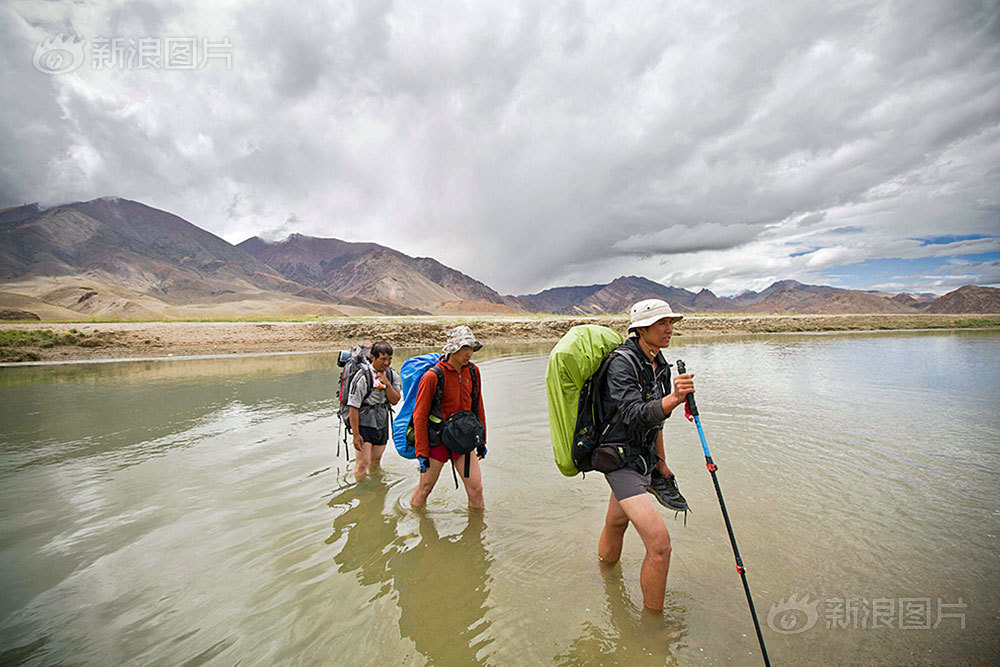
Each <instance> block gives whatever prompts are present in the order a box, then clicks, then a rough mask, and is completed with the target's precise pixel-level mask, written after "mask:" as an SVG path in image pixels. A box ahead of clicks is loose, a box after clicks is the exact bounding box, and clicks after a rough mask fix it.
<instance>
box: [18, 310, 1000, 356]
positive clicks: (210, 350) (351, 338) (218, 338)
mask: <svg viewBox="0 0 1000 667" xmlns="http://www.w3.org/2000/svg"><path fill="white" fill-rule="evenodd" d="M627 322H628V320H627V318H625V317H557V316H552V317H507V316H478V317H464V318H462V317H384V318H338V319H331V320H327V321H315V322H111V323H51V324H49V323H19V324H10V323H5V324H0V361H5V362H18V361H74V360H91V359H128V358H139V357H144V358H145V357H170V356H188V355H206V354H253V353H265V352H309V351H324V350H339V349H345V348H347V347H350V346H351V345H353V344H356V343H358V342H362V341H368V342H370V341H372V340H376V339H385V340H388V341H389V342H390V343H392V344H393V345H396V346H431V347H435V346H438V345H440V344H441V343H442V341H443V340H444V337H445V336H444V333H445V332H446V331H447V330H448V329H449V328H451V327H453V326H455V325H456V324H459V323H462V324H468V325H470V326H471V327H472V329H473V331H475V333H476V335H477V337H479V339H480V340H482V341H483V342H484V343H487V344H489V343H522V342H545V341H555V340H558V339H559V338H560V337H561V336H562V335H563V334H564V333H566V331H567V330H568V329H569V328H570V327H572V326H575V325H577V324H602V325H604V326H609V327H612V328H614V329H618V330H619V331H624V329H625V326H626V325H627ZM969 328H1000V314H989V315H980V314H969V315H930V314H928V315H909V314H907V315H895V314H893V315H888V314H878V315H742V314H741V315H732V316H715V315H689V316H687V317H685V318H684V320H683V321H682V322H681V323H680V324H679V325H678V326H677V328H676V331H675V336H701V335H721V336H726V335H734V334H760V333H796V332H824V331H885V330H914V329H969Z"/></svg>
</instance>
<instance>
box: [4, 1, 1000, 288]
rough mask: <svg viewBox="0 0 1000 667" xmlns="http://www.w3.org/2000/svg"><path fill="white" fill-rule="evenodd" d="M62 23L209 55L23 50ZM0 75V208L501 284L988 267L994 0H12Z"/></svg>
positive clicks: (999, 76)
mask: <svg viewBox="0 0 1000 667" xmlns="http://www.w3.org/2000/svg"><path fill="white" fill-rule="evenodd" d="M60 34H64V35H72V36H75V37H77V38H79V39H84V40H87V44H88V46H89V47H92V46H93V45H94V44H95V40H98V39H101V38H106V39H111V40H119V42H118V43H128V42H127V40H132V43H135V44H138V43H140V41H141V40H146V42H149V41H150V40H153V41H154V42H155V41H157V40H159V41H161V42H162V41H163V40H164V39H165V38H168V37H190V38H195V39H196V40H208V41H209V42H211V43H217V44H218V43H223V42H225V41H226V40H228V42H227V43H229V44H231V50H230V51H231V67H229V66H227V63H226V62H223V61H222V59H214V60H209V61H208V62H206V63H204V64H203V65H202V66H199V67H196V68H193V69H189V70H171V69H166V68H164V67H147V68H139V67H137V66H136V65H135V64H134V63H133V64H131V65H129V64H125V65H120V66H118V67H99V66H97V65H98V64H97V63H95V62H94V61H93V60H90V61H88V62H86V63H84V65H83V66H81V67H79V68H78V69H76V70H74V71H72V72H70V73H67V74H57V75H52V74H46V73H44V72H41V71H38V69H37V68H36V67H34V66H33V55H34V54H35V53H36V45H38V44H39V43H41V42H43V41H44V40H46V39H49V38H51V37H55V36H57V35H60ZM201 43H202V42H201V41H199V44H201ZM0 75H2V76H3V81H4V86H3V89H4V97H5V100H4V105H3V109H2V111H0V152H2V154H3V156H4V159H3V163H2V165H0V206H10V205H15V204H21V203H24V202H29V201H39V202H42V203H47V204H54V203H60V202H66V201H75V200H81V199H90V198H94V197H99V196H104V195H117V196H122V197H127V198H130V199H136V200H140V201H143V202H145V203H148V204H150V205H153V206H157V207H159V208H163V209H166V210H168V211H171V212H173V213H177V214H178V215H181V216H183V217H184V218H186V219H188V220H190V221H191V222H193V223H195V224H197V225H199V226H201V227H204V228H205V229H208V230H209V231H211V232H213V233H215V234H218V235H220V236H222V237H223V238H225V239H227V240H229V241H231V242H234V243H236V242H239V241H242V240H243V239H245V238H247V237H249V236H253V235H261V236H265V237H267V238H277V237H280V236H282V235H285V234H288V233H292V232H298V233H302V234H310V235H315V236H328V237H336V238H341V239H345V240H355V241H360V240H366V241H375V242H378V243H383V244H385V245H389V246H392V247H394V248H397V249H399V250H401V251H403V252H406V253H408V254H411V255H431V256H434V257H436V258H437V259H439V260H441V261H443V262H444V263H446V264H448V265H450V266H453V267H455V268H458V269H460V270H462V271H464V272H466V273H468V274H470V275H472V276H474V277H476V278H478V279H480V280H483V281H484V282H486V283H487V284H489V285H491V286H492V287H494V288H496V289H498V290H500V291H501V292H504V293H524V292H529V291H537V290H540V289H544V288H547V287H554V286H559V285H566V284H592V283H597V282H605V281H609V280H611V279H613V278H614V277H616V276H618V275H623V274H638V275H644V276H647V277H649V278H651V279H654V280H658V281H661V282H664V283H665V284H670V285H676V286H679V287H686V288H689V289H699V288H702V287H708V288H709V289H712V290H713V291H716V292H718V293H723V294H726V293H732V292H735V291H738V290H740V289H744V288H754V289H759V288H762V287H765V286H767V284H769V283H770V282H772V281H774V280H778V279H784V278H795V279H798V280H801V281H803V282H822V283H826V284H840V285H843V286H851V287H865V288H878V289H889V290H892V291H903V290H907V291H936V292H943V291H947V289H949V288H951V287H954V286H958V285H961V284H967V283H979V284H996V283H997V281H998V279H1000V277H998V275H997V274H998V270H997V261H998V260H1000V185H998V165H1000V95H998V94H997V90H1000V9H998V6H997V4H996V3H995V2H985V1H984V2H962V3H948V2H938V1H931V0H922V1H916V2H843V3H829V2H798V3H777V4H776V3H762V2H725V1H720V2H713V3H704V4H702V3H690V2H666V3H664V2H636V3H615V4H614V5H613V6H608V5H607V4H606V3H598V2H563V3H528V2H524V3H516V2H515V3H512V2H503V3H473V4H470V5H468V6H457V5H455V4H453V3H421V4H420V7H419V8H417V7H415V6H412V5H405V4H395V3H391V2H382V3H378V2H360V1H359V2H341V3H336V4H325V3H314V2H294V1H292V2H286V1H282V2H277V1H272V2H266V1H265V2H220V3H208V4H206V3H194V2H181V1H175V2H170V3H159V2H156V3H154V2H127V3H126V2H119V3H114V2H112V3H107V4H105V5H102V6H100V7H95V6H90V5H78V4H77V3H73V2H49V3H34V2H30V3H29V2H12V3H7V4H6V5H5V6H4V7H3V8H0ZM943 236H952V237H954V240H953V241H950V242H933V243H932V242H928V239H938V238H940V237H943ZM931 259H933V260H934V262H933V263H932V264H927V263H926V262H927V260H931ZM880 262H881V263H882V264H880ZM918 265H919V266H918ZM930 266H932V267H933V269H934V270H933V271H930V270H928V267H930ZM873 267H879V271H873V270H871V269H872V268H873ZM890 269H891V270H890ZM911 269H912V271H911ZM886 271H888V273H887V272H886Z"/></svg>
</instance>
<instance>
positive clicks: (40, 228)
mask: <svg viewBox="0 0 1000 667" xmlns="http://www.w3.org/2000/svg"><path fill="white" fill-rule="evenodd" d="M0 280H2V281H3V285H2V286H0V289H2V291H4V292H8V293H12V294H14V295H19V296H21V297H28V298H32V299H36V300H37V301H39V302H41V303H42V304H48V305H49V306H56V307H59V308H61V309H65V310H68V311H70V312H73V313H76V314H78V315H85V316H88V317H101V318H118V317H122V318H129V319H154V318H163V317H232V316H237V315H254V314H258V313H265V312H273V313H278V312H296V313H301V314H309V313H311V312H315V313H323V314H327V315H337V314H343V313H342V311H340V310H338V309H337V308H335V307H334V304H335V303H336V300H335V299H334V298H333V297H332V296H331V295H330V294H328V293H327V292H324V291H323V290H319V289H316V288H314V287H310V286H307V285H302V284H299V283H296V282H294V281H290V280H288V279H286V278H284V277H283V276H281V275H280V274H278V273H277V272H275V271H274V270H273V269H271V268H270V267H269V266H267V265H266V264H264V263H263V262H261V261H259V260H257V259H255V258H254V257H252V256H251V255H249V254H247V253H245V252H243V251H242V250H239V249H237V248H235V247H233V246H232V245H231V244H230V243H227V242H226V241H224V240H223V239H221V238H219V237H217V236H215V235H214V234H210V233H209V232H207V231H205V230H203V229H201V228H200V227H197V226H195V225H192V224H191V223H189V222H187V221H186V220H184V219H182V218H180V217H178V216H176V215H172V214H170V213H167V212H165V211H161V210H158V209H155V208H152V207H149V206H146V205H144V204H140V203H138V202H134V201H129V200H125V199H116V198H103V199H95V200H93V201H89V202H79V203H75V204H67V205H64V206H56V207H53V208H49V209H42V208H39V207H38V206H34V205H29V206H20V207H17V208H12V209H6V210H4V211H0ZM10 299H12V300H16V299H13V296H12V297H10ZM29 310H35V309H34V308H31V307H29Z"/></svg>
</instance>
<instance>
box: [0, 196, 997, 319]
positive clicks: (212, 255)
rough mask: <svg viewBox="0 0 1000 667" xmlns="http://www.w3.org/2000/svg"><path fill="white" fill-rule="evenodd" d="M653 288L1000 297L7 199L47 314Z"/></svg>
mask: <svg viewBox="0 0 1000 667" xmlns="http://www.w3.org/2000/svg"><path fill="white" fill-rule="evenodd" d="M650 297H656V298H661V299H665V300H667V301H668V302H670V304H671V305H672V306H673V307H674V309H675V310H677V311H679V312H754V313H914V312H920V311H921V310H922V309H925V308H926V310H927V312H937V313H958V312H970V313H974V312H998V311H1000V290H997V289H994V288H986V287H975V286H967V287H963V288H961V289H959V290H956V291H955V292H952V293H950V294H947V295H945V296H943V297H939V298H934V297H933V295H927V294H916V295H911V294H896V295H893V294H887V293H883V292H864V291H858V290H845V289H840V288H836V287H828V286H822V285H804V284H802V283H799V282H796V281H792V280H786V281H780V282H777V283H774V284H773V285H771V286H770V287H768V288H767V289H765V290H764V291H762V292H759V293H758V292H744V293H741V294H739V295H737V296H735V297H721V298H720V297H718V296H716V295H715V294H713V293H712V292H711V291H709V290H707V289H703V290H701V291H699V292H697V293H695V292H691V291H689V290H685V289H681V288H676V287H668V286H665V285H662V284H660V283H657V282H654V281H652V280H649V279H647V278H642V277H639V276H623V277H620V278H616V279H615V280H613V281H612V282H610V283H607V284H598V285H589V286H573V287H558V288H554V289H549V290H545V291H543V292H539V293H537V294H528V295H523V296H508V295H501V294H499V293H498V292H496V291H495V290H493V289H492V288H490V287H489V286H487V285H485V284H483V283H482V282H480V281H478V280H475V279H474V278H472V277H470V276H468V275H466V274H464V273H462V272H460V271H456V270H455V269H451V268H449V267H447V266H445V265H443V264H441V263H440V262H438V261H437V260H435V259H433V258H430V257H410V256H408V255H405V254H403V253H401V252H399V251H397V250H393V249H391V248H387V247H385V246H381V245H379V244H376V243H352V242H346V241H340V240H338V239H324V238H315V237H309V236H303V235H300V234H293V235H292V236H290V237H288V238H287V239H285V240H284V241H280V242H273V243H272V242H267V241H264V240H262V239H260V238H257V237H254V238H251V239H248V240H246V241H244V242H242V243H240V244H239V245H238V246H233V245H232V244H230V243H228V242H226V241H225V240H223V239H221V238H219V237H217V236H215V235H213V234H211V233H209V232H207V231H205V230H203V229H201V228H199V227H197V226H195V225H193V224H191V223H189V222H187V221H186V220H183V219H182V218H180V217H178V216H176V215H172V214H170V213H167V212H165V211H160V210H157V209H155V208H152V207H149V206H146V205H144V204H141V203H138V202H134V201H128V200H125V199H118V198H102V199H95V200H93V201H89V202H78V203H75V204H67V205H62V206H56V207H52V208H48V209H42V208H39V207H38V206H35V205H28V206H20V207H15V208H10V209H6V210H3V211H0V310H2V309H10V310H11V312H14V311H17V312H24V313H27V314H29V315H30V314H34V315H37V316H39V317H42V318H43V319H73V318H79V317H80V316H86V317H95V318H124V319H171V318H199V317H212V318H232V317H247V316H256V317H296V316H307V315H339V314H373V313H383V314H417V313H442V314H470V313H507V314H515V313H519V312H522V313H523V312H544V313H560V314H576V315H583V314H603V313H612V314H619V313H623V312H626V311H627V310H628V308H629V306H630V305H631V304H632V303H634V302H636V301H638V300H640V299H644V298H650Z"/></svg>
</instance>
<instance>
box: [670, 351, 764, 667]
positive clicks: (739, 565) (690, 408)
mask: <svg viewBox="0 0 1000 667" xmlns="http://www.w3.org/2000/svg"><path fill="white" fill-rule="evenodd" d="M677 372H678V373H679V374H680V375H684V373H686V372H687V371H686V370H685V366H684V362H683V361H681V360H680V359H678V360H677ZM685 402H686V403H687V406H686V412H687V418H688V419H690V420H691V421H693V422H694V425H695V426H697V427H698V437H699V438H701V448H702V449H703V450H704V452H705V466H706V467H707V468H708V472H710V473H712V483H713V484H715V493H716V495H717V496H719V507H721V508H722V518H723V519H725V520H726V530H727V531H728V532H729V541H730V542H731V543H732V545H733V555H734V556H735V557H736V571H737V572H739V573H740V578H741V579H743V590H744V591H746V594H747V604H749V605H750V616H752V617H753V627H754V629H755V630H756V631H757V641H758V642H759V643H760V652H761V655H763V657H764V664H765V665H766V666H767V667H770V665H771V661H770V660H768V658H767V648H765V646H764V636H763V635H762V634H761V633H760V621H758V620H757V610H756V609H754V606H753V597H752V596H751V595H750V584H748V583H747V574H746V568H745V567H743V559H742V558H740V550H739V547H737V546H736V536H735V535H733V525H732V524H731V523H730V522H729V512H727V511H726V501H725V500H723V499H722V489H721V488H720V487H719V478H718V476H716V474H715V471H716V470H718V468H719V467H718V466H717V465H715V463H714V462H713V461H712V453H711V452H709V451H708V443H707V442H706V441H705V432H704V431H702V429H701V419H699V418H698V406H697V405H696V404H695V402H694V394H688V395H687V397H686V399H685Z"/></svg>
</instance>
